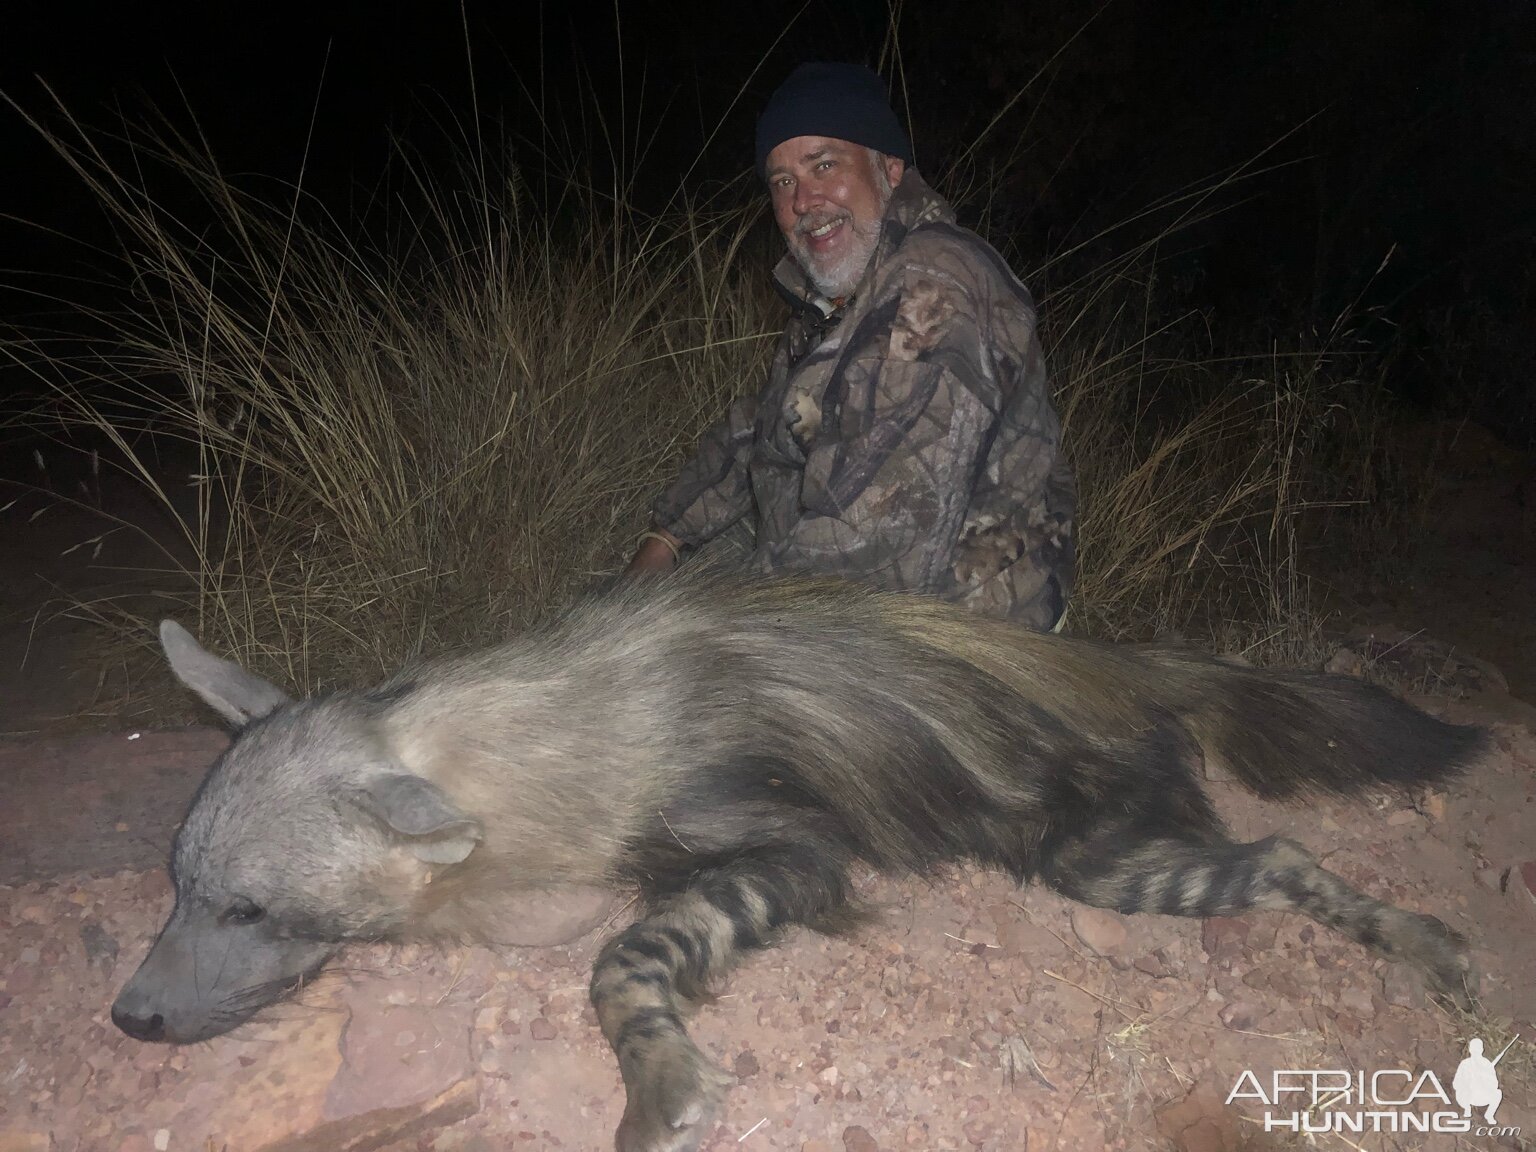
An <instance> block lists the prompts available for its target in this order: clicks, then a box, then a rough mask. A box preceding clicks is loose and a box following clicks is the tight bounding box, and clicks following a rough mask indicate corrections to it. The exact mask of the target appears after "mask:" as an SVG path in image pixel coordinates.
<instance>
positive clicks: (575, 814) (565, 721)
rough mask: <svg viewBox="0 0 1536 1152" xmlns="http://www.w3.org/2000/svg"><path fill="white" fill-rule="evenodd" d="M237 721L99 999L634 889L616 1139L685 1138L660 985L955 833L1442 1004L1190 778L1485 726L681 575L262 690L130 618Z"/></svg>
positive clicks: (689, 1110)
mask: <svg viewBox="0 0 1536 1152" xmlns="http://www.w3.org/2000/svg"><path fill="white" fill-rule="evenodd" d="M161 635H162V639H163V642H164V646H165V649H166V652H167V654H168V656H169V659H170V662H171V664H172V666H173V667H174V669H175V671H176V673H177V674H178V675H179V676H180V677H181V679H182V680H184V681H185V682H186V683H187V684H188V685H190V686H191V687H192V688H193V689H194V690H195V691H197V692H198V693H199V694H200V695H201V696H202V697H203V698H204V699H205V700H206V701H208V703H210V704H211V705H213V706H214V707H215V708H216V709H218V710H219V711H220V712H221V713H222V714H223V715H224V716H225V717H227V718H228V719H230V720H231V721H233V722H234V723H235V724H236V725H238V726H239V732H238V734H237V736H236V738H235V741H234V743H233V745H232V746H231V747H230V749H229V750H228V751H227V752H226V753H225V754H224V756H223V757H222V758H221V759H220V760H219V762H218V763H217V764H216V765H214V767H213V768H212V770H211V771H210V773H209V775H208V778H207V780H206V782H205V783H204V784H203V787H202V789H201V791H200V792H199V793H198V796H197V798H196V800H195V801H194V803H193V806H192V809H191V811H190V813H189V814H188V816H187V819H186V822H185V824H184V825H183V827H182V828H181V830H180V833H179V834H178V836H177V840H176V847H175V854H174V860H173V872H174V878H175V884H176V906H175V910H174V911H173V913H172V915H171V918H170V920H169V922H168V923H167V924H166V926H165V929H164V931H163V932H162V933H161V935H160V937H159V939H158V940H157V942H156V943H155V946H154V948H153V950H152V951H151V952H150V954H149V957H148V959H146V960H145V962H144V964H143V967H142V968H140V970H139V971H138V973H137V974H136V975H135V976H134V977H133V979H132V980H131V981H130V983H129V984H128V986H127V987H126V988H125V989H124V990H123V992H122V993H121V995H120V996H119V998H118V1000H117V1002H116V1005H115V1006H114V1009H113V1018H114V1019H115V1020H116V1021H117V1023H118V1024H119V1025H120V1026H121V1027H122V1028H123V1029H124V1030H125V1031H126V1032H128V1033H129V1034H130V1035H133V1036H136V1037H138V1038H140V1039H143V1040H167V1041H182V1042H185V1041H192V1040H199V1039H202V1038H204V1037H208V1036H212V1035H215V1034H217V1033H220V1032H223V1031H227V1030H228V1029H230V1028H232V1027H234V1026H235V1025H236V1024H238V1023H240V1022H241V1021H243V1020H245V1019H247V1018H248V1017H249V1016H250V1015H251V1014H252V1013H254V1012H255V1011H256V1010H257V1009H258V1008H260V1007H261V1006H263V1005H264V1004H267V1003H270V1002H271V1001H273V1000H275V999H276V998H277V997H279V996H280V995H282V994H283V993H284V992H285V991H286V990H287V989H289V988H291V987H293V986H294V985H295V984H296V983H297V982H299V981H301V980H302V979H303V978H304V977H305V976H306V975H307V974H309V973H311V972H312V971H314V970H315V969H316V968H317V967H318V966H320V965H321V964H323V963H324V961H325V960H326V959H327V957H328V956H329V955H330V954H331V952H332V951H333V950H334V949H335V947H336V946H338V945H339V944H341V943H344V942H346V941H350V940H377V939H390V938H395V939H398V938H405V937H415V938H440V939H441V938H447V939H478V940H485V941H488V942H492V943H495V942H498V941H499V942H518V941H519V936H520V930H519V924H518V923H517V917H516V915H515V911H516V909H517V908H518V907H526V903H522V904H520V901H523V900H525V899H526V895H527V893H528V892H529V891H530V890H548V889H551V888H555V889H561V888H565V889H579V890H583V891H590V890H593V889H609V890H614V891H630V892H638V894H639V895H640V897H641V900H642V907H643V913H642V915H641V916H640V918H639V919H638V920H637V921H636V922H635V923H634V924H633V925H632V926H630V927H629V928H626V929H625V930H623V931H622V932H620V933H618V934H617V935H616V936H615V937H614V938H613V939H611V940H610V941H608V942H607V944H606V946H605V947H604V948H603V950H602V952H601V955H600V957H599V959H598V961H597V964H596V967H595V970H594V972H593V975H592V983H591V994H592V1001H593V1004H594V1005H595V1006H596V1009H597V1015H598V1019H599V1021H600V1022H601V1025H602V1029H603V1032H604V1034H605V1035H606V1036H607V1038H608V1041H609V1043H610V1044H612V1046H613V1049H614V1051H615V1053H616V1054H617V1056H618V1062H619V1068H620V1070H621V1072H622V1075H623V1079H624V1086H625V1090H626V1094H627V1106H626V1108H625V1112H624V1118H623V1122H622V1123H621V1125H620V1128H619V1133H618V1146H619V1148H620V1149H621V1150H623V1152H664V1150H666V1152H671V1150H678V1149H692V1148H695V1147H696V1146H697V1144H698V1141H699V1140H700V1139H701V1136H702V1134H703V1133H704V1132H705V1131H706V1130H707V1123H708V1121H709V1119H710V1117H711V1116H712V1114H713V1113H714V1110H715V1107H716V1105H717V1103H718V1101H719V1099H720V1096H721V1094H722V1093H723V1092H724V1090H725V1084H726V1078H725V1077H724V1076H723V1075H722V1074H721V1073H720V1072H719V1071H718V1070H717V1069H715V1068H714V1067H713V1066H712V1065H711V1063H710V1062H709V1061H708V1060H707V1059H706V1058H705V1057H704V1056H703V1055H702V1054H701V1052H700V1051H699V1049H698V1048H697V1047H695V1045H694V1044H693V1042H692V1041H691V1040H690V1039H689V1037H688V1033H687V1031H686V1029H685V1027H684V1023H683V1020H684V1013H685V1010H686V1008H687V1006H688V1004H689V1002H690V1001H691V1000H693V999H695V998H696V997H697V996H698V994H699V993H701V992H702V991H704V990H705V989H707V988H708V987H709V986H710V985H711V984H714V983H716V982H717V981H719V980H720V979H721V978H723V977H724V975H725V974H726V973H727V972H728V971H729V969H730V968H731V966H732V964H733V963H734V962H735V961H736V959H737V958H738V956H739V955H740V954H741V953H742V952H743V951H744V950H746V949H751V948H757V947H761V946H763V945H765V944H767V943H769V942H770V941H771V940H772V939H773V938H774V937H775V936H776V935H777V934H779V933H780V932H781V931H782V930H784V929H786V928H789V927H791V926H793V925H806V926H810V927H813V928H817V929H826V930H830V929H835V928H836V927H838V926H839V925H841V924H846V923H849V922H850V921H851V920H852V919H853V918H854V917H855V915H856V909H855V908H854V906H853V901H852V899H851V895H850V884H849V870H850V866H851V865H852V864H853V863H854V862H855V861H860V860H862V861H865V862H868V863H869V864H871V865H874V866H876V867H878V868H882V869H889V870H897V871H901V870H905V871H925V870H930V869H932V868H934V867H935V866H936V865H939V864H941V863H943V862H945V861H951V860H956V859H961V858H969V859H972V860H976V861H980V862H981V863H983V864H986V865H990V866H993V867H996V868H999V869H1003V870H1005V871H1007V872H1009V873H1011V874H1012V875H1013V876H1015V877H1017V878H1018V879H1019V880H1020V881H1025V880H1030V879H1035V878H1038V879H1040V880H1042V881H1043V882H1045V883H1047V884H1049V885H1050V886H1052V887H1054V888H1055V889H1057V890H1058V891H1060V892H1062V893H1065V894H1066V895H1067V896H1070V897H1072V898H1073V899H1076V900H1080V901H1083V902H1085V903H1088V904H1092V905H1096V906H1099V907H1105V908H1114V909H1118V910H1119V911H1121V912H1128V913H1134V912H1143V911H1149V912H1161V913H1168V914H1173V915H1181V916H1227V915H1232V914H1235V913H1240V912H1244V911H1246V910H1248V909H1252V908H1276V909H1286V910H1291V911H1296V912H1300V913H1302V914H1303V915H1306V916H1310V917H1312V918H1313V919H1314V920H1317V921H1320V922H1321V923H1323V924H1326V925H1328V926H1329V927H1332V928H1334V929H1337V930H1338V931H1340V932H1342V933H1344V934H1346V935H1348V936H1350V937H1351V938H1353V939H1355V940H1357V941H1359V942H1360V943H1361V944H1363V945H1365V946H1367V947H1369V948H1372V949H1375V950H1376V951H1377V952H1380V953H1382V954H1384V955H1386V956H1389V957H1392V958H1394V959H1398V960H1402V961H1405V962H1407V963H1409V964H1411V965H1413V966H1414V967H1416V968H1418V969H1419V970H1420V971H1421V972H1422V973H1423V974H1424V975H1425V977H1426V978H1427V979H1428V981H1429V983H1430V985H1431V986H1432V987H1433V988H1434V989H1435V990H1436V991H1437V992H1438V993H1441V994H1444V995H1447V996H1449V997H1451V998H1453V999H1456V1000H1458V1001H1462V1002H1465V1001H1466V999H1467V998H1468V996H1469V995H1470V991H1469V987H1468V977H1467V962H1466V954H1465V950H1464V946H1463V943H1462V941H1461V939H1460V938H1459V937H1458V936H1457V935H1456V934H1455V933H1454V932H1453V931H1451V930H1450V929H1449V928H1447V927H1446V926H1445V925H1444V924H1442V923H1441V922H1440V921H1439V920H1436V919H1434V918H1432V917H1428V916H1420V915H1415V914H1413V913H1409V912H1405V911H1402V910H1399V909H1397V908H1394V907H1391V906H1390V905H1387V904H1383V903H1381V902H1380V901H1378V900H1374V899H1372V898H1371V897H1369V896H1365V895H1363V894H1361V893H1359V892H1356V891H1354V890H1353V889H1352V888H1350V887H1349V886H1348V885H1347V884H1345V883H1344V882H1343V881H1342V880H1340V879H1339V878H1338V877H1337V876H1334V875H1333V874H1332V873H1330V872H1328V871H1326V870H1324V869H1323V868H1320V867H1319V866H1318V865H1317V863H1316V862H1315V861H1314V860H1313V859H1312V857H1311V856H1310V855H1308V853H1307V852H1306V851H1305V850H1303V849H1302V848H1301V847H1300V846H1298V845H1296V844H1294V843H1292V842H1290V841H1287V840H1281V839H1274V838H1271V839H1267V840H1261V841H1259V842H1257V843H1251V844H1242V843H1236V842H1234V841H1233V840H1231V839H1229V838H1228V836H1227V835H1226V834H1225V832H1224V830H1223V827H1222V824H1221V822H1220V821H1219V820H1218V818H1217V816H1216V815H1215V813H1214V812H1213V810H1212V808H1211V805H1210V803H1209V801H1208V800H1207V799H1206V796H1205V795H1204V793H1203V792H1202V791H1201V788H1200V786H1199V783H1198V772H1197V768H1198V765H1199V762H1200V757H1201V756H1205V757H1210V758H1219V759H1220V760H1221V761H1222V762H1223V763H1224V764H1225V765H1226V766H1227V768H1228V770H1229V771H1230V772H1231V773H1232V774H1233V775H1234V776H1235V777H1236V778H1237V779H1238V780H1239V781H1240V782H1241V783H1243V784H1244V785H1246V786H1247V787H1248V788H1250V789H1252V790H1253V791H1254V792H1256V793H1258V794H1259V795H1262V796H1268V797H1297V796H1302V795H1304V794H1306V793H1308V792H1313V791H1315V792H1332V793H1351V792H1356V791H1359V790H1362V789H1365V788H1368V787H1371V786H1375V785H1379V784H1386V785H1399V786H1405V785H1416V784H1421V783H1428V782H1433V781H1438V780H1442V779H1444V778H1446V777H1447V776H1449V775H1451V774H1452V773H1454V772H1455V771H1456V770H1457V769H1458V768H1460V767H1461V766H1462V765H1464V764H1465V763H1467V762H1468V761H1469V759H1470V758H1471V757H1473V756H1474V755H1476V754H1477V752H1478V751H1479V748H1480V747H1481V745H1482V743H1483V740H1484V737H1483V734H1482V733H1481V732H1479V731H1478V730H1475V729H1471V728H1462V727H1454V726H1451V725H1448V724H1445V723H1442V722H1440V721H1438V720H1435V719H1432V718H1431V717H1429V716H1426V715H1424V714H1423V713H1421V712H1419V711H1416V710H1415V709H1413V708H1412V707H1409V706H1408V705H1406V704H1404V703H1401V702H1400V701H1398V700H1396V699H1394V698H1393V697H1391V696H1390V695H1388V694H1387V693H1385V692H1382V691H1380V690H1378V689H1376V688H1373V687H1370V686H1368V685H1365V684H1363V683H1360V682H1358V681H1355V680H1351V679H1347V678H1340V677H1334V676H1326V675H1318V674H1305V673H1286V672H1272V671H1261V670H1256V669H1252V668H1245V667H1238V666H1234V665H1232V664H1228V663H1224V662H1221V661H1219V660H1215V659H1211V658H1209V657H1206V656H1202V655H1199V654H1196V653H1194V652H1191V651H1188V650H1166V649H1158V648H1125V647H1116V646H1112V645H1105V644H1097V643H1090V642H1086V641H1082V640H1073V639H1066V638H1063V637H1059V636H1050V635H1041V634H1038V633H1035V632H1030V631H1028V630H1025V629H1023V628H1020V627H1016V626H1011V625H1009V624H1006V623H1000V622H998V621H995V620H989V619H986V618H984V617H981V616H977V615H974V614H972V613H969V612H966V611H965V610H963V609H959V608H955V607H952V606H948V605H945V604H942V603H940V602H938V601H936V600H933V599H928V598H922V597H917V596H907V595H900V594H894V593H883V592H876V591H872V590H870V589H867V588H864V587H859V586H855V585H853V584H848V583H842V582H837V581H819V580H809V579H806V580H800V579H781V580H759V579H749V578H743V577H740V576H729V575H722V574H718V573H717V574H702V575H692V576H690V575H686V574H680V575H678V576H676V577H671V578H667V579H665V580H652V581H642V582H638V583H634V584H631V585H629V586H626V587H624V588H622V589H620V590H618V591H616V592H613V593H610V594H608V595H606V596H603V597H598V598H595V599H593V600H592V601H590V602H587V603H585V604H583V605H581V606H579V607H578V608H576V609H574V610H573V611H571V612H569V613H567V614H565V615H564V616H562V617H561V618H559V619H557V620H556V621H555V622H553V623H552V624H550V625H549V626H547V627H545V628H543V629H540V630H537V631H534V632H532V633H530V634H528V635H525V636H522V637H520V638H518V639H516V640H513V641H511V642H509V643H506V644H503V645H501V646H499V647H495V648H492V649H489V650H487V651H482V652H476V653H472V654H470V655H464V656H457V657H453V658H449V659H443V660H438V661H435V662H431V663H425V664H422V665H419V666H417V667H414V668H411V669H409V670H407V671H404V672H402V673H400V674H399V675H397V676H395V677H394V678H392V679H390V680H389V681H387V682H386V683H384V684H383V685H381V686H379V687H377V688H373V689H371V690H367V691H357V692H341V693H336V694H333V695H330V696H325V697H320V698H316V699H309V700H299V701H292V700H289V699H288V698H287V697H286V696H285V695H284V694H283V693H282V692H281V691H279V690H278V689H277V688H275V687H273V686H272V685H270V684H267V683H266V682H264V681H261V680H259V679H257V678H255V677H254V676H251V675H250V674H249V673H247V672H245V671H244V670H243V669H241V668H240V667H239V666H237V665H235V664H232V663H229V662H227V661H224V660H221V659H218V658H217V657H215V656H212V655H210V654H208V653H207V652H205V651H204V650H203V649H202V648H200V647H198V645H197V644H196V642H195V641H194V640H193V639H192V638H191V636H189V635H188V634H187V633H186V632H184V631H182V630H181V629H180V628H178V627H177V626H175V625H174V624H166V625H165V626H163V628H162V631H161Z"/></svg>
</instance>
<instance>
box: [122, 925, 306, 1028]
mask: <svg viewBox="0 0 1536 1152" xmlns="http://www.w3.org/2000/svg"><path fill="white" fill-rule="evenodd" d="M334 950H335V946H334V945H332V944H327V943H322V942H318V941H306V940H292V939H283V938H278V937H275V936H273V935H272V934H271V933H268V932H263V931H261V930H260V929H259V928H257V927H255V926H250V927H230V926H225V925H220V924H218V923H217V922H216V921H215V919H214V918H212V917H199V916H187V915H181V914H173V915H172V917H171V921H170V923H168V924H167V925H166V926H165V930H164V931H163V932H161V933H160V938H159V939H158V940H156V941H155V944H154V947H153V948H151V949H150V951H149V955H148V956H146V957H145V958H144V962H143V963H142V964H140V965H139V969H138V971H137V972H135V973H134V974H133V977H132V978H131V979H130V980H129V981H128V983H127V984H125V985H124V986H123V989H122V991H121V992H119V993H118V996H117V999H116V1000H115V1001H114V1002H113V1004H112V1022H113V1023H114V1024H116V1025H117V1026H118V1027H119V1028H120V1029H122V1030H123V1031H124V1032H125V1033H127V1034H128V1035H129V1036H132V1037H133V1038H134V1039H135V1040H142V1041H145V1042H148V1043H169V1044H192V1043H195V1042H197V1041H199V1040H207V1039H209V1038H211V1037H213V1036H218V1035H221V1034H223V1033H225V1032H228V1031H230V1030H231V1029H234V1028H237V1027H239V1026H240V1025H241V1024H243V1023H245V1022H246V1021H247V1020H249V1019H250V1018H251V1017H252V1016H254V1015H255V1014H256V1013H257V1012H259V1011H261V1009H263V1008H265V1007H266V1006H267V1005H269V1004H272V1003H274V1002H276V1001H278V1000H280V999H282V998H283V997H284V996H286V995H288V994H289V993H290V992H292V991H293V990H294V989H295V988H297V987H299V986H300V985H302V984H303V983H304V982H305V981H306V980H307V979H308V978H309V977H310V976H312V975H313V974H314V973H315V972H317V971H318V970H319V968H320V967H321V965H323V964H324V963H325V961H326V960H328V959H329V958H330V956H331V953H332V952H333V951H334Z"/></svg>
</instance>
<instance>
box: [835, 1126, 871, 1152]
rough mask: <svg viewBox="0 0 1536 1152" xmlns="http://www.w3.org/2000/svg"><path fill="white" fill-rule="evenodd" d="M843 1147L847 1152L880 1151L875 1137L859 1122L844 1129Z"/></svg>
mask: <svg viewBox="0 0 1536 1152" xmlns="http://www.w3.org/2000/svg"><path fill="white" fill-rule="evenodd" d="M843 1148H844V1150H845V1152H880V1145H879V1144H877V1143H876V1142H875V1138H874V1137H873V1136H871V1135H870V1134H869V1132H868V1130H867V1129H865V1128H861V1127H860V1126H859V1125H857V1124H855V1125H853V1126H852V1127H849V1128H844V1129H843Z"/></svg>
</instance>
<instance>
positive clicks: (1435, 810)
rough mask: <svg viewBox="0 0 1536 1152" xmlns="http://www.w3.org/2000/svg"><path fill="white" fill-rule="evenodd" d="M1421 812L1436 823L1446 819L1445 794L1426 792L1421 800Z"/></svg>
mask: <svg viewBox="0 0 1536 1152" xmlns="http://www.w3.org/2000/svg"><path fill="white" fill-rule="evenodd" d="M1419 811H1420V812H1422V813H1424V815H1426V816H1428V817H1429V818H1430V819H1431V820H1434V821H1436V822H1438V821H1441V820H1444V819H1445V793H1444V792H1426V793H1424V795H1423V796H1422V797H1421V798H1420V800H1419Z"/></svg>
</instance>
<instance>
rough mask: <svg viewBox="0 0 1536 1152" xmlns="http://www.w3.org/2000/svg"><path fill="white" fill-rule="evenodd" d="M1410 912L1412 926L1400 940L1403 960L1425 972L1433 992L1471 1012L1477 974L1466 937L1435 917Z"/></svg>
mask: <svg viewBox="0 0 1536 1152" xmlns="http://www.w3.org/2000/svg"><path fill="white" fill-rule="evenodd" d="M1407 915H1408V917H1409V923H1410V924H1411V925H1412V928H1411V929H1410V930H1408V931H1405V932H1403V933H1402V939H1401V941H1400V942H1399V951H1400V953H1401V954H1402V957H1403V959H1405V960H1408V961H1410V962H1411V963H1413V964H1415V965H1417V966H1418V967H1419V968H1420V969H1421V970H1422V971H1423V972H1424V975H1425V976H1426V978H1427V979H1428V980H1429V986H1430V992H1431V994H1432V995H1435V996H1438V997H1440V998H1442V999H1445V1000H1448V1001H1450V1002H1451V1003H1452V1004H1454V1005H1455V1006H1456V1007H1458V1008H1460V1009H1462V1010H1464V1011H1470V1010H1471V1008H1472V1006H1473V1002H1474V1001H1475V1000H1476V998H1477V974H1476V973H1475V972H1474V971H1473V969H1472V957H1471V953H1470V952H1469V951H1468V948H1467V942H1466V939H1465V938H1464V937H1463V936H1462V935H1461V933H1459V932H1457V931H1456V930H1455V929H1453V928H1450V927H1448V926H1447V925H1446V924H1444V923H1443V922H1442V921H1440V920H1438V919H1436V918H1435V917H1433V916H1422V915H1419V914H1417V913H1412V912H1410V913H1407Z"/></svg>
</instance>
